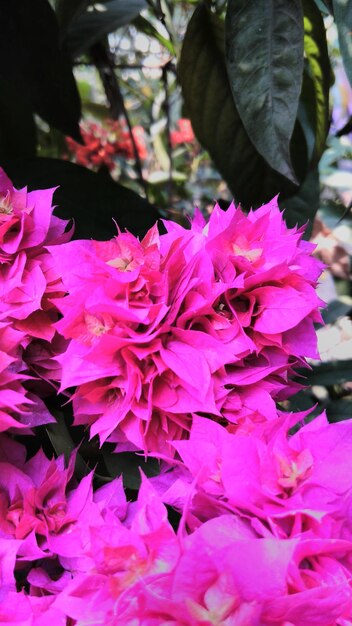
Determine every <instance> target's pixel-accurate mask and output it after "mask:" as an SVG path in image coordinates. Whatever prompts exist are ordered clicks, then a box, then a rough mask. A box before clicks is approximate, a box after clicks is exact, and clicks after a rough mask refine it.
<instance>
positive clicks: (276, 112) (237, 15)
mask: <svg viewBox="0 0 352 626" xmlns="http://www.w3.org/2000/svg"><path fill="white" fill-rule="evenodd" d="M226 60H227V69H228V74H229V78H230V85H231V90H232V93H233V97H234V100H235V103H236V107H237V110H238V112H239V114H240V117H241V120H242V122H243V123H244V126H245V129H246V131H247V133H248V136H249V138H250V139H251V141H252V142H253V144H254V145H255V147H256V149H257V150H258V152H259V153H260V154H261V155H262V156H263V157H264V158H265V160H266V161H267V163H268V164H269V165H270V166H271V167H272V168H273V169H275V170H276V171H277V172H280V174H282V175H283V176H285V177H286V178H288V179H290V180H292V181H295V180H296V177H295V172H294V169H293V166H292V163H291V155H290V139H291V137H292V133H293V129H294V125H295V121H296V116H297V110H298V101H299V95H300V92H301V85H302V76H303V13H302V3H301V0H290V1H289V2H287V0H229V2H228V5H227V13H226Z"/></svg>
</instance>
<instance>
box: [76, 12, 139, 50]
mask: <svg viewBox="0 0 352 626" xmlns="http://www.w3.org/2000/svg"><path fill="white" fill-rule="evenodd" d="M147 6H148V5H147V2H146V0H128V2H126V0H109V1H108V2H104V3H96V4H95V5H93V6H92V7H91V8H90V10H88V11H85V13H83V14H82V15H80V16H79V17H78V18H77V19H76V20H75V21H74V22H73V23H72V24H71V27H70V29H69V31H68V33H67V36H66V43H67V45H68V48H69V50H70V52H71V54H72V55H73V56H78V55H79V54H82V52H84V51H85V50H87V49H88V48H90V46H92V45H93V44H94V43H97V42H98V41H101V40H102V39H104V37H105V36H106V35H108V34H109V33H112V32H113V31H115V30H117V29H118V28H120V27H121V26H125V25H126V24H129V23H130V22H131V21H132V20H133V19H134V18H135V17H136V16H137V15H138V14H139V13H140V12H141V11H142V10H143V9H145V8H146V7H147Z"/></svg>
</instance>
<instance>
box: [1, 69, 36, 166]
mask: <svg viewBox="0 0 352 626" xmlns="http://www.w3.org/2000/svg"><path fill="white" fill-rule="evenodd" d="M36 134H37V133H36V125H35V122H34V116H33V113H32V110H31V107H30V106H29V105H28V102H27V101H26V99H25V98H20V97H19V93H18V86H17V85H16V84H14V83H13V81H12V80H8V79H7V78H6V77H2V80H1V91H0V164H1V163H3V162H4V160H5V159H9V158H12V159H15V158H16V157H28V158H30V157H34V156H35V153H36V143H37V139H36Z"/></svg>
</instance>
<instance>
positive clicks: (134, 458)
mask: <svg viewBox="0 0 352 626" xmlns="http://www.w3.org/2000/svg"><path fill="white" fill-rule="evenodd" d="M103 459H104V462H105V465H106V469H107V470H108V472H109V474H110V476H111V477H112V478H116V477H117V476H121V475H122V480H123V484H124V487H125V489H139V486H140V484H141V475H140V469H141V470H142V471H143V472H144V474H145V475H146V476H148V477H151V476H158V474H159V473H160V466H159V462H158V461H157V460H156V459H153V458H150V457H149V458H148V459H147V460H145V459H144V457H143V456H140V455H139V454H136V453H135V452H119V453H115V452H111V451H110V450H108V449H104V448H103Z"/></svg>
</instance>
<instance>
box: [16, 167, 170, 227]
mask: <svg viewBox="0 0 352 626" xmlns="http://www.w3.org/2000/svg"><path fill="white" fill-rule="evenodd" d="M5 168H6V171H7V173H8V175H9V176H10V178H12V180H13V181H14V184H15V185H16V186H17V187H21V186H24V185H28V187H29V189H44V188H48V187H56V186H58V185H59V188H58V189H57V191H56V192H55V195H54V203H55V204H56V205H57V208H56V209H55V214H56V215H58V216H59V217H62V218H65V219H70V218H74V220H75V238H76V239H81V238H85V239H89V238H91V237H93V238H95V239H109V238H111V237H114V236H115V235H116V225H115V222H114V221H113V220H116V222H117V223H118V225H119V226H120V228H121V229H124V228H127V229H128V230H129V231H130V232H132V233H134V234H136V235H143V234H144V233H145V232H146V231H147V230H148V228H150V227H151V226H152V225H153V224H154V223H155V221H156V220H157V219H158V217H160V216H159V213H158V211H157V209H156V208H155V207H154V206H152V205H151V204H149V203H148V202H147V201H146V200H144V199H143V198H141V197H140V196H139V195H138V194H136V193H135V192H134V191H131V190H130V189H127V188H126V187H123V186H122V185H119V184H118V183H115V182H114V181H113V180H112V179H111V178H110V176H108V175H105V174H96V173H94V172H91V171H90V170H88V169H86V168H85V167H81V166H80V165H75V164H74V163H70V162H68V161H61V160H59V159H45V158H37V159H31V160H21V161H12V162H7V163H6V164H5Z"/></svg>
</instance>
